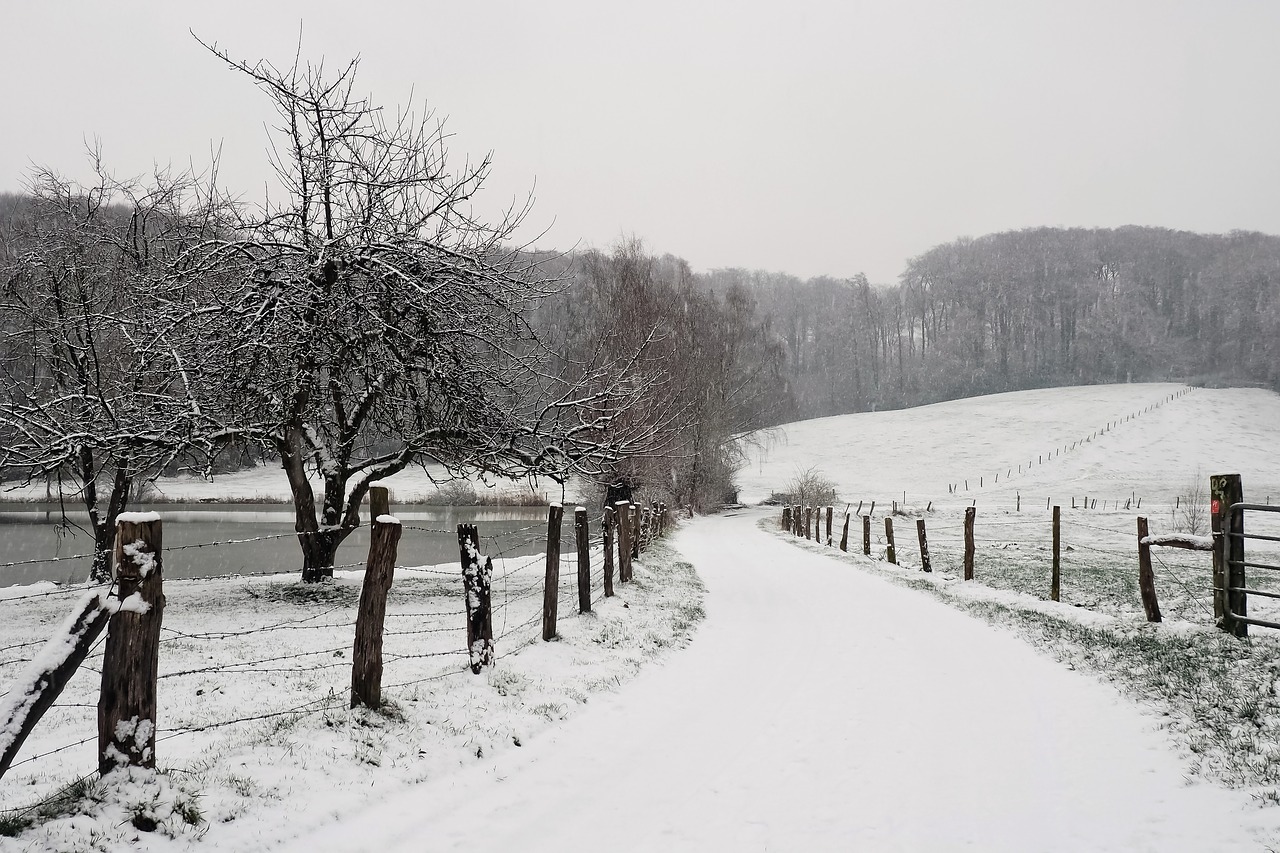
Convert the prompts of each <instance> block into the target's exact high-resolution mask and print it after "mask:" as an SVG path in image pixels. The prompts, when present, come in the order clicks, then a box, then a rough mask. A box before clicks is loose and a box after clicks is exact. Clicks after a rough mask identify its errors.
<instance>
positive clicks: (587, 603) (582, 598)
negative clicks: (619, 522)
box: [573, 506, 591, 613]
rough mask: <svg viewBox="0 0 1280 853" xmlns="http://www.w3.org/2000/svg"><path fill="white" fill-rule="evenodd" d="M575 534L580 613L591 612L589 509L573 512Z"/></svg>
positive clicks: (581, 507) (580, 508)
mask: <svg viewBox="0 0 1280 853" xmlns="http://www.w3.org/2000/svg"><path fill="white" fill-rule="evenodd" d="M573 533H574V536H575V537H576V538H577V544H578V612H579V613H590V612H591V528H589V527H588V526H587V508H586V507H585V506H580V507H578V508H577V509H575V510H574V511H573Z"/></svg>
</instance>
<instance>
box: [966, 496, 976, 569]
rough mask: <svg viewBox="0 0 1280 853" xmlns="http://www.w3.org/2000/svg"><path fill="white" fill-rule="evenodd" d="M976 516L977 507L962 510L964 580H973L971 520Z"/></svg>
mask: <svg viewBox="0 0 1280 853" xmlns="http://www.w3.org/2000/svg"><path fill="white" fill-rule="evenodd" d="M977 514H978V509H977V507H972V506H967V507H965V508H964V579H965V580H967V581H971V580H973V551H974V548H973V518H974V516H976V515H977Z"/></svg>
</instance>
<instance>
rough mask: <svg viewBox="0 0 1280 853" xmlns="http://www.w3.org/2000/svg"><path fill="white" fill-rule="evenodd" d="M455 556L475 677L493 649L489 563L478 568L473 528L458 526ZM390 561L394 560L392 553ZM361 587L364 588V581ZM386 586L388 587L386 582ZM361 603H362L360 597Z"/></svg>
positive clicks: (477, 534)
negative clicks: (464, 602) (457, 559)
mask: <svg viewBox="0 0 1280 853" xmlns="http://www.w3.org/2000/svg"><path fill="white" fill-rule="evenodd" d="M369 553H370V560H372V559H373V557H372V554H373V546H372V545H370V547H369ZM458 556H459V558H460V559H461V560H462V590H463V597H464V599H465V601H466V606H467V651H468V653H469V654H470V656H471V671H472V672H473V673H475V674H476V675H479V674H480V670H481V669H482V668H483V667H486V666H493V661H494V659H495V657H496V653H495V650H494V647H493V604H492V594H491V593H492V586H493V560H491V559H489V558H488V557H484V564H483V565H481V563H480V559H481V556H482V555H481V553H480V531H479V529H477V528H476V526H475V525H474V524H459V525H458ZM392 559H393V560H394V551H393V552H392ZM365 584H366V586H367V585H368V578H367V577H366V579H365ZM387 585H388V586H390V579H389V578H388V584H387ZM384 597H385V594H384ZM361 602H362V603H363V597H362V598H361ZM357 624H358V623H357ZM379 634H381V632H379ZM379 647H381V639H379Z"/></svg>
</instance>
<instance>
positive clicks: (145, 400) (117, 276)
mask: <svg viewBox="0 0 1280 853" xmlns="http://www.w3.org/2000/svg"><path fill="white" fill-rule="evenodd" d="M94 165H95V168H96V172H97V180H96V181H95V182H94V183H93V184H92V185H88V186H83V185H80V184H78V183H75V182H72V181H69V180H66V179H64V178H62V177H60V176H59V175H57V174H55V173H54V172H51V171H48V170H38V171H36V172H35V173H34V175H33V177H32V179H31V183H30V187H29V190H30V195H29V197H28V198H27V199H26V202H25V204H24V206H23V212H22V214H21V215H20V216H19V217H18V221H17V222H16V223H14V224H13V227H12V228H11V229H10V231H9V233H7V234H6V236H5V241H4V246H3V262H4V265H3V278H0V478H2V479H5V480H7V481H8V482H9V483H11V484H18V485H22V484H30V483H32V482H41V481H43V482H46V483H55V482H56V484H57V487H58V488H57V494H58V495H59V496H60V497H62V498H65V497H71V498H72V499H73V500H74V501H75V502H76V503H79V504H82V505H83V507H84V509H85V510H86V511H87V513H88V519H89V527H90V528H91V530H92V533H93V536H94V541H95V557H94V560H93V564H92V568H91V577H92V578H93V579H94V580H99V581H101V580H105V579H107V578H109V577H110V567H109V562H108V553H107V552H108V549H109V548H110V545H111V538H112V536H113V534H114V530H115V523H116V517H117V516H118V515H119V514H120V513H121V512H122V511H124V510H125V508H126V507H127V506H128V504H129V501H130V498H131V496H132V494H133V493H134V490H135V487H136V486H137V485H138V484H140V483H142V482H144V481H147V480H150V479H153V478H154V477H156V476H157V475H158V474H159V473H160V471H161V470H162V469H163V468H164V467H165V466H166V465H167V464H169V463H171V462H172V461H173V460H174V459H176V458H177V457H178V456H179V455H181V454H183V453H184V452H187V451H189V450H191V449H192V448H193V447H194V446H196V444H198V442H196V441H194V440H193V438H194V436H195V434H196V431H197V429H198V426H199V425H198V423H197V421H198V419H197V418H195V417H194V412H193V410H192V408H191V406H190V401H189V398H188V395H187V391H186V388H185V386H184V384H183V382H182V370H181V361H180V359H179V357H178V356H177V350H176V348H174V347H173V346H172V345H171V344H170V342H169V341H168V340H167V339H166V338H165V336H164V335H163V334H162V333H160V332H159V330H158V329H157V322H156V321H157V317H156V314H155V313H154V306H155V304H156V302H157V300H158V299H160V298H161V294H160V290H159V288H160V281H161V278H162V274H161V273H162V271H163V269H164V268H165V265H166V263H167V261H168V259H169V258H170V257H172V256H175V255H177V254H179V253H181V252H182V251H183V249H184V247H185V245H186V243H187V241H189V240H192V239H195V238H196V237H197V236H198V235H199V234H200V233H202V232H203V231H205V230H206V229H207V227H208V226H209V223H210V221H211V220H210V218H209V216H208V209H209V205H208V202H209V198H210V197H209V196H208V195H207V194H205V193H202V184H201V183H200V182H199V181H197V180H196V179H195V178H193V177H192V176H191V175H189V174H181V175H173V174H167V173H159V174H157V175H155V176H153V178H152V180H151V181H149V182H145V183H144V182H140V181H121V180H117V179H115V178H113V177H112V176H111V175H109V174H108V173H107V172H106V171H105V170H104V169H103V168H102V166H101V162H100V160H99V159H98V158H97V157H96V156H95V159H94ZM204 186H207V184H206V185H204ZM50 491H53V490H52V489H50ZM64 513H65V504H64ZM64 517H65V514H64Z"/></svg>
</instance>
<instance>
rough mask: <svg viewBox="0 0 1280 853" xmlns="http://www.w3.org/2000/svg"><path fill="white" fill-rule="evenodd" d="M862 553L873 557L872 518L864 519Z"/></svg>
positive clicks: (866, 517) (866, 516) (867, 516)
mask: <svg viewBox="0 0 1280 853" xmlns="http://www.w3.org/2000/svg"><path fill="white" fill-rule="evenodd" d="M862 553H863V554H865V555H866V556H868V557H870V556H871V516H869V515H864V516H863V517H862Z"/></svg>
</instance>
